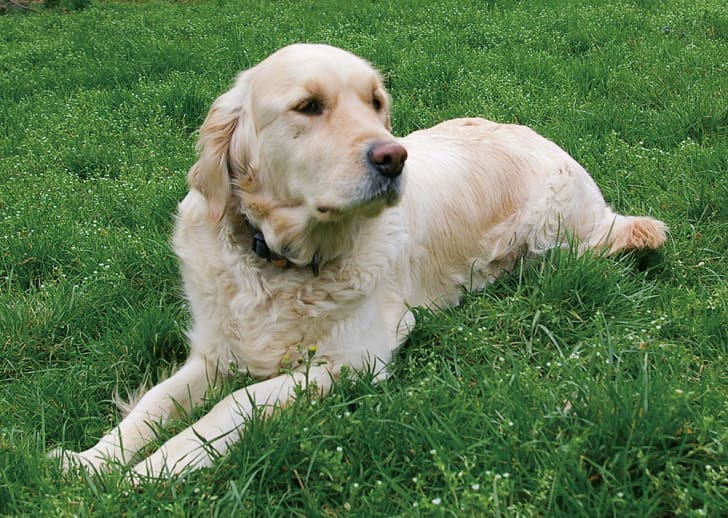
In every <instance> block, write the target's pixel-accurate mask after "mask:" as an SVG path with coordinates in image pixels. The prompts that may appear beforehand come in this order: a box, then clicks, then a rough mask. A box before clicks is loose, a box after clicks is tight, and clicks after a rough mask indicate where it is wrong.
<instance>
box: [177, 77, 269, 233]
mask: <svg viewBox="0 0 728 518" xmlns="http://www.w3.org/2000/svg"><path fill="white" fill-rule="evenodd" d="M248 76H249V73H248V72H243V73H242V74H240V75H239V76H238V79H237V81H236V82H235V85H234V86H233V87H232V88H231V89H230V90H228V91H227V92H225V93H224V94H222V95H221V96H220V97H218V98H217V99H216V100H215V102H214V103H213V104H212V107H211V108H210V111H209V112H208V114H207V117H206V118H205V121H204V122H203V123H202V126H201V127H200V135H199V138H198V141H197V152H198V154H199V157H198V159H197V162H196V163H195V164H194V165H193V166H192V168H191V169H190V172H189V174H188V175H187V183H188V184H189V186H190V188H193V189H197V190H198V191H200V192H201V193H202V195H203V196H204V197H205V198H206V199H207V204H208V217H209V219H210V221H211V222H214V223H216V222H218V221H220V219H221V218H222V215H223V213H224V212H225V207H226V206H227V203H228V199H229V198H230V193H231V181H232V179H233V178H234V177H236V176H237V175H241V174H249V173H250V171H251V170H252V169H253V168H255V165H254V161H255V157H254V149H255V147H256V144H255V141H256V137H255V130H254V129H253V125H252V123H251V121H250V110H249V85H250V79H249V77H248Z"/></svg>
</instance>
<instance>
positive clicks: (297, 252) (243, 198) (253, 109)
mask: <svg viewBox="0 0 728 518" xmlns="http://www.w3.org/2000/svg"><path fill="white" fill-rule="evenodd" d="M389 105H390V102H389V96H388V95H387V93H386V91H385V90H384V87H383V85H382V79H381V76H380V75H379V74H378V73H377V72H376V70H374V69H373V68H372V67H371V65H369V64H368V63H367V62H366V61H364V60H362V59H361V58H358V57H356V56H354V55H352V54H350V53H348V52H346V51H344V50H341V49H337V48H334V47H330V46H327V45H310V44H297V45H291V46H288V47H284V48H283V49H281V50H279V51H277V52H275V53H274V54H272V55H271V56H270V57H268V58H267V59H265V60H264V61H262V62H261V63H260V64H258V65H256V66H254V67H253V68H251V69H249V70H246V71H244V72H242V73H241V74H240V75H239V76H238V78H237V80H236V82H235V85H234V86H233V87H232V88H231V89H230V90H229V91H228V92H226V93H224V94H223V95H221V96H220V97H219V98H218V99H217V100H216V101H215V102H214V103H213V105H212V107H211V109H210V112H209V113H208V115H207V118H206V119H205V122H204V123H203V125H202V127H201V129H200V136H199V142H198V151H199V160H198V161H197V163H196V164H195V165H194V166H193V167H192V169H191V170H190V173H189V177H188V181H189V184H190V186H191V187H192V188H194V189H197V190H199V191H200V192H201V193H202V194H203V195H204V196H205V198H206V199H207V202H208V209H209V217H210V219H211V220H212V221H219V220H220V219H221V218H222V217H223V215H224V214H225V212H226V211H228V212H229V215H232V216H238V217H239V216H245V217H247V218H248V219H249V221H250V222H251V223H252V224H253V225H254V226H256V227H258V228H260V229H261V230H262V231H263V233H264V234H265V238H266V241H267V244H268V246H269V247H270V248H271V250H273V251H274V252H276V253H278V254H282V255H285V256H286V257H287V258H289V260H291V261H293V262H296V263H299V264H306V263H308V262H310V261H311V260H312V257H313V255H314V254H315V253H316V252H317V251H320V250H321V249H322V248H323V249H324V252H323V253H327V254H328V255H332V254H334V253H335V252H334V251H333V250H330V251H328V252H327V250H326V248H327V244H328V245H329V248H330V245H331V243H326V241H327V236H334V235H337V234H340V233H341V229H342V228H344V227H346V226H347V225H351V224H354V223H353V222H356V221H357V220H361V219H362V218H366V217H370V216H375V215H377V214H379V213H380V212H381V211H382V210H383V209H384V208H385V207H387V206H392V205H394V204H396V203H397V202H398V201H399V198H400V194H401V190H402V187H403V181H404V180H403V178H402V177H403V175H402V172H403V166H404V162H405V160H406V158H407V152H406V150H405V149H404V148H403V147H402V146H401V145H400V144H398V143H397V141H396V140H395V139H394V137H393V136H392V134H391V133H390V123H389Z"/></svg>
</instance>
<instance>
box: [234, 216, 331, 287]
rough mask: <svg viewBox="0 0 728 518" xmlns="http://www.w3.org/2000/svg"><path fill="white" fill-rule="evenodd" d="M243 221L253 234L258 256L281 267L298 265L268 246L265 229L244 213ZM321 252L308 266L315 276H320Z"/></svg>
mask: <svg viewBox="0 0 728 518" xmlns="http://www.w3.org/2000/svg"><path fill="white" fill-rule="evenodd" d="M243 221H244V222H245V224H246V226H247V227H248V230H249V231H250V236H251V249H252V250H253V253H255V255H257V256H258V257H260V258H262V259H265V260H267V261H268V262H269V263H271V264H273V265H275V266H278V267H281V268H288V267H290V266H298V265H296V264H295V263H293V262H291V261H289V260H288V258H287V257H286V256H283V255H280V254H277V253H276V252H274V251H272V250H271V249H270V248H269V247H268V243H266V241H265V235H263V231H262V230H260V229H259V228H258V227H256V226H255V225H253V224H252V223H251V222H250V220H249V219H248V218H247V217H245V216H244V215H243ZM319 259H320V258H319V253H318V252H316V253H315V254H314V255H313V259H312V261H311V263H310V264H309V265H308V267H310V268H311V273H313V276H314V277H318V274H319V262H320V261H319Z"/></svg>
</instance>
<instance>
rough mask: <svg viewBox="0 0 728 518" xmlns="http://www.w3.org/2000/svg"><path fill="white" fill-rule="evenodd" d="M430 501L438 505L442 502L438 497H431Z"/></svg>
mask: <svg viewBox="0 0 728 518" xmlns="http://www.w3.org/2000/svg"><path fill="white" fill-rule="evenodd" d="M432 503H433V504H435V505H440V504H441V503H442V499H440V498H433V499H432Z"/></svg>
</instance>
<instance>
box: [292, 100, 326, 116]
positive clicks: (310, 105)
mask: <svg viewBox="0 0 728 518" xmlns="http://www.w3.org/2000/svg"><path fill="white" fill-rule="evenodd" d="M296 111H297V112H298V113H302V114H304V115H321V114H322V113H323V112H324V105H323V104H322V103H321V102H320V101H319V100H318V99H308V100H307V101H304V102H303V103H301V104H299V105H298V106H297V107H296Z"/></svg>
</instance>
